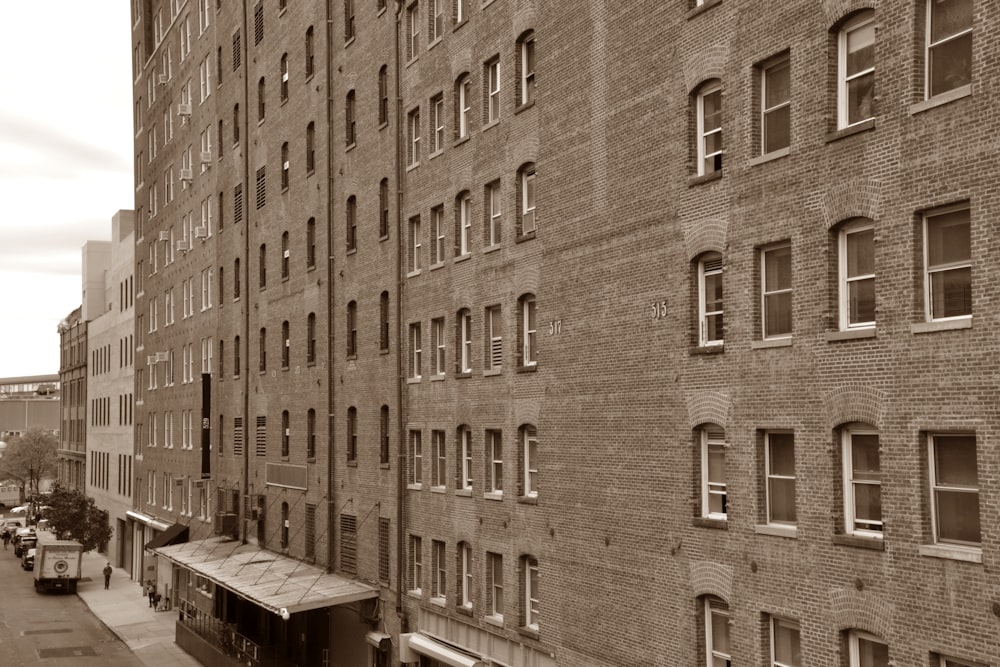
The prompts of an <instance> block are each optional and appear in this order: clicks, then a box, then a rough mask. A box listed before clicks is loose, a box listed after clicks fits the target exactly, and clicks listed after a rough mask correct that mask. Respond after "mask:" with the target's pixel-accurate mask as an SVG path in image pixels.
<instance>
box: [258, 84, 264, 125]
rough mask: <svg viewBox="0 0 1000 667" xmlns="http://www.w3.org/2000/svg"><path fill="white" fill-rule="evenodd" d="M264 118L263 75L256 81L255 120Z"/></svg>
mask: <svg viewBox="0 0 1000 667" xmlns="http://www.w3.org/2000/svg"><path fill="white" fill-rule="evenodd" d="M262 120H264V77H260V81H258V82H257V122H258V123H259V122H260V121H262Z"/></svg>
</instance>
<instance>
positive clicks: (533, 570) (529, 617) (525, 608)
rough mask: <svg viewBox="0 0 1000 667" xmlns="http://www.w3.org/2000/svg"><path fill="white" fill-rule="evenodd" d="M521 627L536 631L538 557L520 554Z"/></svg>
mask: <svg viewBox="0 0 1000 667" xmlns="http://www.w3.org/2000/svg"><path fill="white" fill-rule="evenodd" d="M520 570H521V581H520V584H521V605H520V606H521V627H523V628H527V629H528V630H533V631H535V632H538V606H539V605H538V559H537V558H535V557H534V556H529V555H524V556H521V568H520Z"/></svg>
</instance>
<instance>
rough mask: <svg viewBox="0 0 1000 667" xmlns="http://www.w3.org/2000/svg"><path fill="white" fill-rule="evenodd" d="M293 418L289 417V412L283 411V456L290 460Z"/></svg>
mask: <svg viewBox="0 0 1000 667" xmlns="http://www.w3.org/2000/svg"><path fill="white" fill-rule="evenodd" d="M290 422H291V418H290V417H289V415H288V410H282V411H281V455H282V456H283V457H285V458H288V452H289V450H290V449H291V439H292V428H291V423H290Z"/></svg>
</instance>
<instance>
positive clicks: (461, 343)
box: [455, 308, 472, 373]
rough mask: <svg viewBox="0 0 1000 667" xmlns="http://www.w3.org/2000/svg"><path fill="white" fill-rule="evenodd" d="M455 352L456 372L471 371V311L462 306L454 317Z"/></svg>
mask: <svg viewBox="0 0 1000 667" xmlns="http://www.w3.org/2000/svg"><path fill="white" fill-rule="evenodd" d="M455 336H456V341H455V354H456V358H457V361H458V364H457V366H458V368H456V369H455V370H456V372H458V373H471V372H472V311H471V310H469V309H468V308H463V309H461V310H459V311H458V314H457V315H456V317H455Z"/></svg>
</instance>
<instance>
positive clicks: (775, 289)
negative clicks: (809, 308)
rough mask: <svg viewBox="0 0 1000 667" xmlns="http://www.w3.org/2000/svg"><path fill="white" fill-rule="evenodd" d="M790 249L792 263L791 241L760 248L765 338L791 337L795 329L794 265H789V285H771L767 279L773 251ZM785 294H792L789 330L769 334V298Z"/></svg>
mask: <svg viewBox="0 0 1000 667" xmlns="http://www.w3.org/2000/svg"><path fill="white" fill-rule="evenodd" d="M784 250H787V251H788V258H789V259H788V261H789V264H790V265H791V261H792V257H791V254H792V246H791V244H790V243H782V244H778V245H773V246H768V247H766V248H761V250H760V291H761V295H760V300H761V310H760V322H761V335H762V337H763V338H764V340H772V339H778V338H791V337H792V332H793V331H794V329H795V319H794V314H795V311H794V307H795V301H794V294H795V293H794V287H795V276H794V267H792V266H790V267H789V281H788V282H789V284H788V287H780V286H771V285H769V283H768V280H767V262H768V257H769V256H774V255H773V253H777V252H780V251H784ZM783 294H788V295H790V296H789V298H790V302H789V304H788V309H789V320H790V322H789V330H788V331H787V332H786V331H781V332H777V333H773V334H768V325H769V322H768V319H767V301H768V299H769V298H776V297H780V296H781V295H783Z"/></svg>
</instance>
